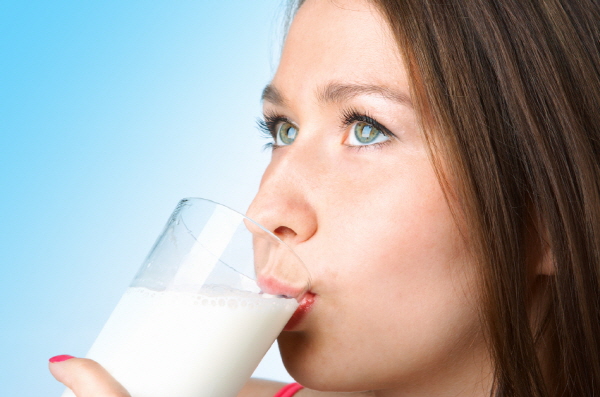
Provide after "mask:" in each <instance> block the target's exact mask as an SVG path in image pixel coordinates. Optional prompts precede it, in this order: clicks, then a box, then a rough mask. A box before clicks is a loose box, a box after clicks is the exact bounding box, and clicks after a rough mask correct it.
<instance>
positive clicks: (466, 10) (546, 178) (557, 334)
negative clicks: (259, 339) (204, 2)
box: [50, 0, 600, 397]
mask: <svg viewBox="0 0 600 397" xmlns="http://www.w3.org/2000/svg"><path fill="white" fill-rule="evenodd" d="M599 30H600V7H599V5H598V4H597V3H595V2H592V1H586V0H576V1H573V0H562V1H561V0H538V1H533V0H532V1H523V0H518V1H517V0H502V1H494V0H472V1H463V0H455V1H439V0H436V1H433V0H432V1H428V0H415V1H409V0H403V1H383V0H377V1H376V0H371V1H368V0H336V1H333V0H331V1H329V0H307V1H306V2H304V3H303V4H301V5H300V6H299V8H298V10H297V12H296V14H295V16H294V19H293V22H292V24H291V26H290V29H289V33H288V35H287V38H286V42H285V46H284V50H283V53H282V57H281V62H280V65H279V68H278V70H277V72H276V74H275V76H274V78H273V80H272V82H271V83H270V84H269V85H268V86H267V88H265V90H264V92H263V102H264V113H265V120H264V123H263V124H264V125H263V127H264V128H265V129H266V130H267V132H268V133H269V134H270V135H272V136H273V139H274V143H273V155H272V161H271V163H270V165H269V167H268V168H267V170H266V172H265V175H264V177H263V181H262V183H261V187H260V190H259V192H258V194H257V197H256V198H255V200H254V202H253V204H252V205H251V207H250V209H249V211H248V213H249V216H250V217H252V218H254V219H256V220H257V221H259V222H260V223H262V224H263V225H265V226H266V227H268V228H269V229H270V230H272V231H273V232H274V233H276V234H277V235H279V236H280V237H281V238H282V239H283V240H285V241H286V242H287V243H288V244H289V245H291V246H292V247H293V248H294V249H295V250H296V251H297V252H298V253H299V255H300V256H301V257H302V258H303V259H304V261H305V263H307V266H308V267H309V271H310V272H311V276H312V278H313V290H312V293H314V295H315V300H314V304H313V306H312V310H311V311H310V312H309V313H308V314H307V315H305V316H304V318H303V319H302V321H301V322H299V323H297V324H295V325H294V326H293V327H292V329H291V330H290V331H286V332H283V333H282V334H281V336H280V338H279V346H280V350H281V354H282V357H283V360H284V363H285V365H286V367H287V369H288V370H289V371H290V374H291V375H292V376H293V377H294V378H295V379H296V380H297V381H298V382H300V383H301V384H302V385H304V386H305V387H306V388H305V389H302V390H300V391H298V392H297V393H296V395H297V396H299V397H302V396H311V395H315V396H327V395H337V393H336V392H356V393H358V394H364V395H370V396H378V397H381V396H440V395H452V396H491V395H495V396H593V395H595V394H596V395H597V394H599V391H600V354H599V353H600V277H599V272H600V230H599V228H600V168H599V163H600V112H599V111H598V109H600V66H599V65H600V32H599ZM50 367H51V371H52V372H53V374H54V375H55V376H56V377H57V378H58V379H59V380H61V381H63V382H64V383H66V384H67V385H69V386H70V387H72V388H73V389H74V390H75V391H76V393H77V395H78V397H92V396H98V397H100V396H102V397H107V396H115V395H119V396H125V395H127V394H126V392H125V391H123V390H122V389H119V386H118V384H116V382H115V381H114V380H112V379H111V378H110V377H109V376H108V375H107V374H106V373H104V372H103V371H102V369H101V368H99V367H98V366H97V365H96V364H94V363H92V362H89V361H87V360H81V359H72V360H66V361H61V362H56V363H52V364H51V365H50ZM280 387H281V385H277V384H272V383H270V382H261V381H250V382H249V383H248V385H247V386H246V388H245V389H244V390H243V391H242V393H241V396H265V397H266V396H273V395H274V394H275V393H276V392H277V390H278V389H279V388H280ZM119 390H120V391H119ZM316 390H319V391H320V392H317V391H316ZM111 393H112V394H111ZM291 393H293V391H290V392H288V393H287V395H291Z"/></svg>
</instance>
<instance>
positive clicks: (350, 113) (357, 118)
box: [342, 108, 396, 150]
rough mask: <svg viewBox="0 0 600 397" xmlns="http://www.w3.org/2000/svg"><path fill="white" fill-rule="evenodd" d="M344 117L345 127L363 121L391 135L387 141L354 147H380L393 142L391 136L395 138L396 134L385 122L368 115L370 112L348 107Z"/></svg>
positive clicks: (360, 148)
mask: <svg viewBox="0 0 600 397" xmlns="http://www.w3.org/2000/svg"><path fill="white" fill-rule="evenodd" d="M342 117H343V122H342V127H343V128H348V127H350V126H351V125H352V124H354V123H357V122H362V123H367V124H369V125H371V126H373V127H375V128H376V129H378V130H379V131H381V133H382V134H383V135H385V136H387V137H389V138H390V139H388V140H387V141H385V142H380V143H374V144H371V145H362V146H352V147H353V148H355V149H356V150H365V149H375V148H379V147H381V146H383V145H386V144H388V143H390V142H391V138H395V137H396V135H394V134H393V133H392V132H391V131H390V130H389V129H387V128H386V127H385V126H384V125H383V124H381V123H379V122H378V121H377V120H375V119H374V118H372V117H371V116H369V115H368V113H361V112H359V111H358V110H356V109H352V108H350V109H347V110H345V111H344V112H343V113H342Z"/></svg>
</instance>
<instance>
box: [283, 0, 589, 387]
mask: <svg viewBox="0 0 600 397" xmlns="http://www.w3.org/2000/svg"><path fill="white" fill-rule="evenodd" d="M370 1H371V2H372V3H373V4H374V5H375V6H376V7H377V8H378V9H379V10H380V11H381V12H382V14H383V15H384V16H385V17H386V18H387V20H388V21H389V25H390V27H391V28H392V30H393V33H394V35H395V37H396V40H397V42H398V45H399V50H400V52H401V53H402V55H403V57H404V59H405V61H406V64H407V68H408V73H409V76H410V79H411V83H412V87H411V91H412V92H411V95H412V100H413V102H414V103H415V106H416V109H417V112H418V115H419V118H420V121H421V124H422V126H423V131H424V133H425V136H426V139H427V141H428V143H429V147H430V149H431V154H432V159H433V161H434V165H435V167H436V170H437V172H438V175H439V177H440V180H441V182H442V185H443V186H444V187H445V189H446V194H447V197H449V201H450V202H451V203H450V204H451V205H452V206H453V209H454V210H455V211H456V212H460V217H461V218H464V219H466V223H467V226H466V228H465V230H466V234H467V238H468V241H469V242H470V244H471V246H472V248H473V253H474V255H475V257H476V258H477V260H478V263H479V266H480V267H481V274H482V288H483V295H484V297H485V300H484V307H483V308H482V313H483V314H484V318H485V321H486V325H487V327H486V329H487V331H488V332H489V335H488V337H489V344H490V350H491V354H492V357H493V360H494V368H495V382H494V390H493V392H492V393H493V395H495V396H502V397H509V396H511V397H512V396H515V397H517V396H518V397H541V396H544V397H549V396H552V397H554V396H569V397H575V396H577V397H591V396H600V5H599V4H598V2H597V0H469V1H465V0H370ZM302 2H303V1H299V2H296V3H294V4H295V5H294V9H297V8H298V7H299V6H300V5H301V4H302ZM454 201H455V202H454ZM544 250H547V251H548V254H547V255H546V256H545V257H544V256H543V255H541V254H540V252H543V251H544ZM542 260H546V261H548V262H549V264H547V265H546V266H547V267H548V268H551V269H552V271H551V272H549V274H548V275H547V276H545V284H544V285H545V287H546V294H547V296H548V304H547V306H546V309H545V311H544V312H543V314H542V316H541V319H538V321H534V322H531V304H530V298H531V297H530V293H531V284H532V281H531V269H530V268H531V266H532V265H531V262H536V261H537V262H539V261H542ZM550 273H551V274H550ZM542 356H543V357H544V360H541V357H542ZM541 361H545V362H546V364H549V366H545V367H543V366H542V365H541Z"/></svg>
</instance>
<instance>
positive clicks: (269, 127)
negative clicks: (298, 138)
mask: <svg viewBox="0 0 600 397" xmlns="http://www.w3.org/2000/svg"><path fill="white" fill-rule="evenodd" d="M281 122H286V123H290V124H293V123H292V122H291V121H290V120H288V118H287V117H285V116H282V115H280V114H265V115H264V116H263V118H259V119H257V120H256V125H257V127H258V129H259V131H260V132H261V135H262V136H263V137H264V138H266V139H271V140H273V141H277V136H276V135H277V131H276V130H275V128H276V127H277V124H279V123H281ZM278 147H279V146H278V145H276V144H275V142H269V143H267V144H265V146H264V149H269V148H272V149H277V148H278Z"/></svg>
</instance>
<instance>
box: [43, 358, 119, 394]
mask: <svg viewBox="0 0 600 397" xmlns="http://www.w3.org/2000/svg"><path fill="white" fill-rule="evenodd" d="M48 366H49V368H50V372H51V373H52V375H53V376H54V377H55V378H56V380H58V381H59V382H62V383H64V385H65V386H67V387H68V388H69V389H71V390H72V391H73V393H75V395H76V396H77V397H130V395H129V393H127V390H125V388H124V387H123V386H121V384H120V383H119V382H117V381H116V380H115V378H113V377H112V376H111V375H110V374H109V373H108V372H107V371H106V370H105V369H104V368H102V366H100V364H98V363H97V362H95V361H93V360H89V359H87V358H75V357H72V356H64V355H63V356H56V357H52V358H51V359H50V363H49V365H48Z"/></svg>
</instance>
